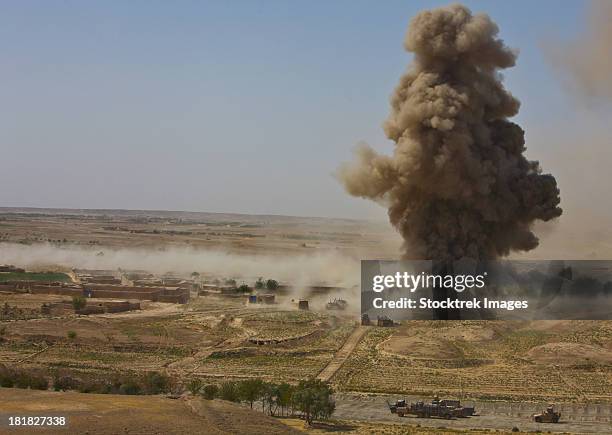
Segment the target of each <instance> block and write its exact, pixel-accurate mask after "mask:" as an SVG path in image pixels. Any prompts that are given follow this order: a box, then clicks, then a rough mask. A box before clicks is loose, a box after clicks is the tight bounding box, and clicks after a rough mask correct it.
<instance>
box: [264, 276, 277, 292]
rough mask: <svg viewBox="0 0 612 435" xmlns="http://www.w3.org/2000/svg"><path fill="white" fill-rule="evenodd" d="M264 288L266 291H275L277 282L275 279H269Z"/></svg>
mask: <svg viewBox="0 0 612 435" xmlns="http://www.w3.org/2000/svg"><path fill="white" fill-rule="evenodd" d="M266 288H267V289H268V290H276V289H277V288H278V281H277V280H275V279H269V280H267V281H266Z"/></svg>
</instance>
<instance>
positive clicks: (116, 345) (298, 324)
mask: <svg viewBox="0 0 612 435" xmlns="http://www.w3.org/2000/svg"><path fill="white" fill-rule="evenodd" d="M30 296H32V295H27V294H26V295H21V297H22V298H23V299H26V300H27V299H29V297H30ZM37 297H39V296H38V295H37ZM17 299H18V297H17V296H13V297H12V301H13V302H16V301H17ZM28 302H29V301H28ZM4 325H5V332H4V340H5V342H4V343H3V346H2V348H1V349H0V363H3V364H5V365H7V366H14V365H19V366H23V367H30V368H38V369H46V368H47V369H52V370H59V371H70V372H82V373H89V374H94V373H95V374H98V375H99V376H104V374H105V373H117V372H120V371H122V370H130V371H136V372H144V371H151V370H164V371H167V372H168V373H169V374H171V375H176V376H185V375H190V376H191V375H193V376H199V377H203V378H224V379H226V378H243V377H252V376H259V377H262V378H266V379H275V380H279V379H282V380H287V381H297V380H299V379H302V378H305V377H309V376H315V375H316V374H317V373H318V372H319V371H320V370H322V369H323V367H324V366H325V365H326V364H327V363H328V362H329V361H330V360H331V359H332V358H333V356H334V354H335V352H336V350H337V349H338V348H339V347H340V346H341V345H342V343H343V341H344V339H345V338H346V337H347V336H348V334H349V333H350V332H351V330H352V321H351V320H350V319H346V318H341V317H337V316H331V315H328V314H325V313H315V312H299V311H288V310H284V309H281V308H274V307H272V308H263V307H254V308H252V307H249V306H248V305H246V303H245V299H244V298H240V299H237V298H222V297H215V296H206V297H197V296H196V297H194V298H193V299H192V301H191V302H190V303H189V304H186V305H175V304H162V303H154V302H145V303H144V304H143V310H141V311H135V312H129V313H117V314H100V315H90V316H76V315H68V316H64V317H59V318H39V319H34V320H19V321H13V322H5V323H4ZM70 331H73V332H74V333H76V337H74V338H69V332H70ZM262 338H265V339H268V340H269V339H274V340H275V342H271V343H270V344H264V345H261V344H255V343H253V341H252V340H254V339H262ZM285 340H286V341H285Z"/></svg>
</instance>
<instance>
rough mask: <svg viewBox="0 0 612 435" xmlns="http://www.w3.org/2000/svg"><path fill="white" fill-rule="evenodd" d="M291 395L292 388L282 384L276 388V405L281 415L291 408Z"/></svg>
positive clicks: (284, 383)
mask: <svg viewBox="0 0 612 435" xmlns="http://www.w3.org/2000/svg"><path fill="white" fill-rule="evenodd" d="M292 395H293V386H292V385H290V384H288V383H286V382H283V383H282V384H280V385H279V386H278V387H277V394H276V404H277V405H278V406H279V407H280V409H281V415H283V414H284V411H285V410H286V409H287V408H289V407H290V406H291V396H292Z"/></svg>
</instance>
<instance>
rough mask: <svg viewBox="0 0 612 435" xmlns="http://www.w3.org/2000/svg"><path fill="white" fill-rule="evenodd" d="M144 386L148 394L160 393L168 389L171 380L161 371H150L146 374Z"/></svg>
mask: <svg viewBox="0 0 612 435" xmlns="http://www.w3.org/2000/svg"><path fill="white" fill-rule="evenodd" d="M143 386H144V390H145V393H146V394H160V393H165V392H167V391H168V388H169V386H170V380H169V379H168V377H167V376H166V375H164V374H162V373H159V372H149V373H147V374H146V375H145V376H144V379H143Z"/></svg>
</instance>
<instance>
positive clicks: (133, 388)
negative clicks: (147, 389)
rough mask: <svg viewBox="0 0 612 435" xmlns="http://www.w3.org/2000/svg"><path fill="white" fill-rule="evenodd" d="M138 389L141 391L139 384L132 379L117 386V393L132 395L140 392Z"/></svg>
mask: <svg viewBox="0 0 612 435" xmlns="http://www.w3.org/2000/svg"><path fill="white" fill-rule="evenodd" d="M140 391H141V388H140V385H138V384H137V383H136V382H135V381H133V380H128V381H125V382H123V383H122V384H121V386H120V387H119V394H127V395H130V396H134V395H136V394H140Z"/></svg>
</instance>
